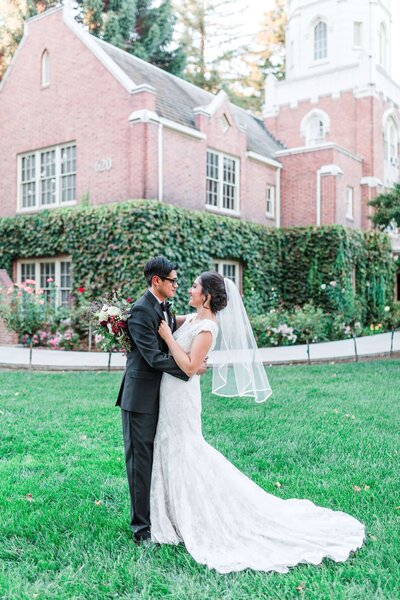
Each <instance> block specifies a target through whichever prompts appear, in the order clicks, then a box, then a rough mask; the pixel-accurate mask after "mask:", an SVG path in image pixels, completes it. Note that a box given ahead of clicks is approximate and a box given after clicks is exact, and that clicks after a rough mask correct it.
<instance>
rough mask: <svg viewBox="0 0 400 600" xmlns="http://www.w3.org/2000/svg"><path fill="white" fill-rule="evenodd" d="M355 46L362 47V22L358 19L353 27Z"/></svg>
mask: <svg viewBox="0 0 400 600" xmlns="http://www.w3.org/2000/svg"><path fill="white" fill-rule="evenodd" d="M353 46H355V47H356V48H361V47H362V23H361V22H357V21H356V22H355V23H354V27H353Z"/></svg>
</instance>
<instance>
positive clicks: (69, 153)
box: [61, 146, 76, 202]
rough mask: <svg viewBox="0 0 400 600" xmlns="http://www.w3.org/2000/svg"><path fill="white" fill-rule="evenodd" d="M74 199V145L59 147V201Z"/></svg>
mask: <svg viewBox="0 0 400 600" xmlns="http://www.w3.org/2000/svg"><path fill="white" fill-rule="evenodd" d="M74 200H76V146H66V147H65V148H61V202H72V201H74Z"/></svg>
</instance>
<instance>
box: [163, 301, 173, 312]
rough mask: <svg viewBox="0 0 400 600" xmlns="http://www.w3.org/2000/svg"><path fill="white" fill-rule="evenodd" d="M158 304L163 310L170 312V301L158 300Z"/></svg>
mask: <svg viewBox="0 0 400 600" xmlns="http://www.w3.org/2000/svg"><path fill="white" fill-rule="evenodd" d="M160 306H161V309H162V310H163V311H164V312H166V313H169V312H171V306H172V303H171V302H168V300H166V301H165V302H160Z"/></svg>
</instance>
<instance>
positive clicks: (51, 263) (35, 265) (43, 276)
mask: <svg viewBox="0 0 400 600" xmlns="http://www.w3.org/2000/svg"><path fill="white" fill-rule="evenodd" d="M27 279H32V280H34V281H35V282H36V288H41V289H42V290H43V292H44V294H45V296H46V297H47V298H49V296H50V290H51V283H52V282H51V281H49V279H50V280H53V282H54V283H55V284H56V286H57V304H61V305H63V306H68V305H69V303H70V296H71V289H72V276H71V260H70V259H69V258H67V257H63V258H56V259H55V258H51V259H46V258H41V259H26V260H20V261H18V263H17V281H18V283H22V282H23V281H26V280H27Z"/></svg>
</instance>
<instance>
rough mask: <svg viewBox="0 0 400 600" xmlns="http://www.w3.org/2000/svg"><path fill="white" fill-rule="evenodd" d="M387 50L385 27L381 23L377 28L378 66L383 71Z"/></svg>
mask: <svg viewBox="0 0 400 600" xmlns="http://www.w3.org/2000/svg"><path fill="white" fill-rule="evenodd" d="M387 48H388V40H387V33H386V27H385V24H384V23H381V24H380V27H379V64H380V65H381V67H383V68H384V69H386V68H387Z"/></svg>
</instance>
